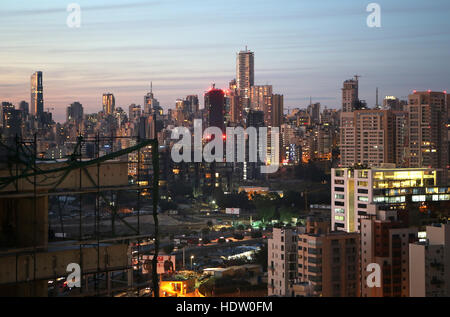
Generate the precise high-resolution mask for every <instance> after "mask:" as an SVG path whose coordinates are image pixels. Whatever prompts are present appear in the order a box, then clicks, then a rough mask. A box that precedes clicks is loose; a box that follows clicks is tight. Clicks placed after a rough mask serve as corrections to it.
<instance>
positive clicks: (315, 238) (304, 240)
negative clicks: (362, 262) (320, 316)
mask: <svg viewBox="0 0 450 317" xmlns="http://www.w3.org/2000/svg"><path fill="white" fill-rule="evenodd" d="M359 284H360V282H359V235H358V234H357V233H346V232H337V231H335V232H329V233H324V234H314V233H303V234H299V236H298V281H297V282H296V283H295V284H294V285H293V292H294V295H295V296H325V297H357V296H359V292H360V287H359ZM306 285H308V286H309V287H307V288H306V287H305V286H306Z"/></svg>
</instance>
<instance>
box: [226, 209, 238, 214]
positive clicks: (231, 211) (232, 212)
mask: <svg viewBox="0 0 450 317" xmlns="http://www.w3.org/2000/svg"><path fill="white" fill-rule="evenodd" d="M239 212H240V208H226V209H225V213H226V214H227V215H239Z"/></svg>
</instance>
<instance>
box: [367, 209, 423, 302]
mask: <svg viewBox="0 0 450 317" xmlns="http://www.w3.org/2000/svg"><path fill="white" fill-rule="evenodd" d="M371 208H372V209H373V212H371V214H372V216H370V218H366V219H362V220H361V273H362V279H361V287H362V292H361V295H362V296H363V297H409V257H408V254H409V244H410V243H413V242H415V241H417V239H418V238H417V233H418V230H417V228H408V227H407V226H406V225H405V224H403V223H402V222H401V221H399V220H398V217H397V213H396V211H395V210H390V211H389V210H388V211H385V210H378V208H376V207H375V206H374V205H371ZM372 263H376V264H378V265H379V266H380V268H381V276H380V282H381V285H380V287H369V286H368V284H367V277H368V276H369V274H371V273H372V271H369V272H368V271H367V267H368V266H369V264H372Z"/></svg>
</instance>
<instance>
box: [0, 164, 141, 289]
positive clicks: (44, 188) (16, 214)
mask: <svg viewBox="0 0 450 317" xmlns="http://www.w3.org/2000/svg"><path fill="white" fill-rule="evenodd" d="M66 164H67V163H40V164H38V166H39V169H40V170H42V171H46V173H45V174H41V175H37V176H36V178H35V181H36V184H38V185H37V186H36V188H35V186H34V185H33V183H32V182H30V179H33V178H34V177H24V178H19V179H17V180H15V181H14V182H12V183H11V184H9V185H7V186H5V187H3V188H2V189H1V192H0V228H7V230H2V231H1V232H0V267H1V268H2V270H1V272H0V296H6V295H8V296H11V295H12V296H47V294H48V280H53V279H56V278H59V277H60V276H66V275H67V271H66V268H67V265H68V264H70V263H78V264H80V266H81V275H82V278H83V279H84V281H86V285H85V286H83V292H84V293H85V294H87V293H88V292H89V283H88V276H89V275H92V274H95V273H100V272H104V273H105V278H106V280H107V281H106V284H107V285H108V289H107V292H108V293H109V292H110V291H111V288H110V286H111V273H112V272H113V271H128V272H131V271H130V265H131V251H130V250H129V248H128V247H129V246H128V244H123V243H119V244H113V243H101V242H100V243H98V242H97V241H96V242H94V241H91V242H89V241H85V244H86V245H84V244H83V243H82V242H76V241H64V242H60V243H59V242H58V243H53V242H52V243H49V224H48V196H49V195H69V194H75V193H89V192H92V193H95V192H97V189H98V188H97V183H96V182H97V180H98V179H99V180H100V182H99V184H98V185H99V186H101V187H99V188H101V190H106V189H107V188H109V189H110V190H114V189H117V188H124V187H125V186H128V173H127V168H128V163H127V162H118V161H117V162H104V163H102V164H101V165H100V166H98V167H97V166H96V165H91V166H86V167H84V172H83V173H81V171H80V169H73V170H70V171H69V172H68V173H67V175H66V176H65V177H62V176H61V175H62V174H61V170H63V169H64V168H65V167H67V165H66ZM12 168H13V169H14V170H16V168H15V167H14V166H13V167H12ZM18 170H23V167H20V168H18ZM98 172H99V173H98ZM8 176H11V174H10V170H5V169H3V170H1V171H0V177H3V178H5V177H8ZM58 177H61V180H60V181H59V184H58V186H57V191H55V178H58ZM34 189H36V192H34ZM80 238H82V237H80ZM122 239H123V238H122ZM130 278H132V276H131V275H129V282H130V283H131V281H132V279H130Z"/></svg>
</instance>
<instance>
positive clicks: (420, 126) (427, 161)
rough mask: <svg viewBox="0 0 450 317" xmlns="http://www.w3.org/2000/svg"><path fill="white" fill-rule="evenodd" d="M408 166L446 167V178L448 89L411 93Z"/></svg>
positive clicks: (447, 160) (447, 161)
mask: <svg viewBox="0 0 450 317" xmlns="http://www.w3.org/2000/svg"><path fill="white" fill-rule="evenodd" d="M407 110H408V113H409V155H410V160H409V166H410V167H432V168H441V169H443V174H442V177H443V178H442V179H443V180H445V182H447V174H448V171H447V170H448V165H449V159H448V133H447V128H446V124H447V119H448V118H447V116H446V115H445V114H446V113H447V112H448V105H447V96H446V93H445V92H433V91H430V90H429V91H426V92H414V93H413V94H411V95H409V103H408V106H407Z"/></svg>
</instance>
